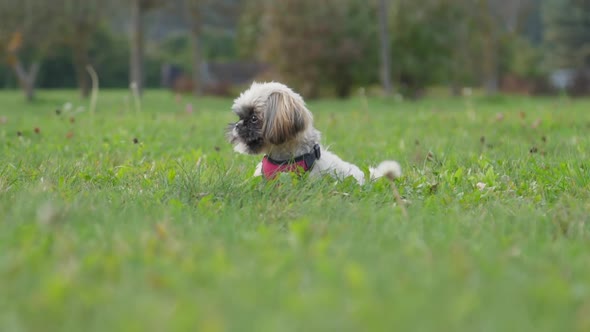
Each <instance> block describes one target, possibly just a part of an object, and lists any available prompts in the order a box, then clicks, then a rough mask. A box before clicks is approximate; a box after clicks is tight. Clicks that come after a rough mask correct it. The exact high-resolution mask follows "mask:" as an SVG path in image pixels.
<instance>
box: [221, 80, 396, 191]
mask: <svg viewBox="0 0 590 332" xmlns="http://www.w3.org/2000/svg"><path fill="white" fill-rule="evenodd" d="M232 111H233V112H234V113H235V114H236V115H237V116H238V117H239V118H240V120H239V121H238V122H236V123H233V124H230V125H229V127H228V130H227V136H228V140H229V141H230V143H232V144H233V145H234V150H235V151H236V152H239V153H243V154H263V153H264V154H266V155H268V156H269V157H270V158H272V159H274V160H288V159H291V158H295V157H297V156H300V155H303V154H306V153H309V152H310V151H312V150H313V146H314V145H315V144H319V142H320V132H319V131H318V130H316V129H315V128H314V127H313V116H312V114H311V112H310V111H309V110H308V109H307V108H306V106H305V102H304V101H303V98H301V96H300V95H299V94H297V93H295V92H293V91H292V90H291V89H290V88H289V87H287V86H285V85H283V84H281V83H276V82H271V83H256V82H254V83H253V84H252V86H251V87H250V88H249V89H248V90H246V91H244V92H242V94H241V95H240V96H239V97H238V98H236V99H235V101H234V104H233V106H232ZM369 171H370V177H371V179H376V178H379V177H382V176H384V175H385V176H388V177H391V178H397V177H400V176H401V167H400V166H399V164H398V163H397V162H395V161H384V162H382V163H381V164H380V165H379V166H378V167H377V168H370V169H369ZM261 174H262V163H259V164H258V166H257V167H256V171H255V172H254V176H260V175H261ZM319 174H329V175H331V176H333V177H335V178H337V179H344V178H346V177H348V176H352V177H354V178H355V179H356V180H357V182H358V183H359V184H363V183H364V182H365V174H364V173H363V172H362V171H361V170H360V169H359V168H358V167H357V166H355V165H353V164H350V163H348V162H346V161H343V160H342V159H340V158H339V157H338V156H337V155H335V154H333V153H332V152H330V151H328V150H327V149H326V148H325V147H323V146H322V147H321V158H320V159H319V160H317V161H316V162H315V164H314V166H313V168H312V169H311V170H310V175H311V176H315V175H319Z"/></svg>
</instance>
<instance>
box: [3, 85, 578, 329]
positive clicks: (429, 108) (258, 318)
mask: <svg viewBox="0 0 590 332" xmlns="http://www.w3.org/2000/svg"><path fill="white" fill-rule="evenodd" d="M76 96H77V95H76V93H75V92H74V91H53V92H41V93H40V95H39V100H38V101H37V102H35V103H33V104H27V103H25V102H24V101H23V98H22V97H21V96H20V94H17V93H16V92H6V91H5V92H0V211H1V215H0V216H1V219H0V331H175V330H176V331H226V330H227V331H520V332H522V331H536V332H539V331H590V217H589V213H590V161H589V160H590V159H589V157H590V136H589V132H590V101H589V100H585V101H584V100H577V101H576V100H569V99H565V98H555V99H529V98H506V97H495V98H474V99H427V100H423V101H419V102H396V101H392V100H384V99H377V98H373V99H369V100H368V102H367V103H365V101H364V100H362V99H360V98H353V99H351V100H348V101H335V100H322V101H316V102H310V103H309V107H310V109H311V110H312V112H314V114H315V119H316V126H317V127H318V128H319V129H320V130H321V131H322V132H323V143H325V144H327V145H330V146H331V149H332V150H333V151H334V152H336V153H337V154H339V155H340V156H342V157H343V158H344V159H345V160H348V161H351V162H354V163H356V164H358V165H360V166H361V168H363V169H364V170H365V171H366V170H367V168H368V166H371V165H374V164H376V163H378V162H379V161H381V160H383V159H390V158H393V159H396V160H398V161H400V163H401V164H402V167H403V169H404V176H403V177H402V178H401V179H398V180H397V187H398V188H399V191H400V192H401V194H402V196H403V197H404V198H406V199H407V200H408V201H409V204H408V205H407V212H408V216H407V217H404V215H403V214H402V210H401V209H400V207H399V206H397V205H396V203H395V199H394V197H393V194H392V190H391V187H390V184H389V183H388V182H387V181H386V180H380V181H377V182H375V183H371V184H367V185H364V186H362V187H360V186H357V185H355V184H354V183H353V182H352V181H344V182H341V183H335V182H334V181H332V180H331V179H329V178H325V179H319V180H311V181H302V180H299V179H296V178H292V177H289V176H288V175H285V176H282V177H280V178H279V179H278V180H277V181H278V182H280V186H278V185H276V183H267V182H266V181H261V180H260V179H252V178H251V177H250V175H251V174H252V172H253V170H254V166H255V165H256V163H257V162H258V161H259V160H260V157H252V156H240V155H236V154H235V153H234V152H232V150H231V146H230V145H229V144H228V143H227V142H226V141H225V138H224V132H223V131H224V128H225V126H226V124H227V123H228V122H230V121H233V120H234V117H233V116H232V114H231V113H230V111H229V108H230V105H231V100H229V99H228V100H226V99H213V98H204V99H202V100H195V99H190V98H188V97H186V98H185V99H184V100H182V101H180V102H179V101H178V100H176V99H175V97H174V96H173V95H171V94H169V93H168V92H164V91H149V92H148V93H147V94H146V96H145V98H144V99H143V101H142V104H141V108H138V107H135V105H134V103H133V98H130V97H129V96H127V94H126V92H124V91H103V92H101V94H100V96H99V99H98V105H97V109H96V113H95V114H92V113H91V112H89V111H85V112H79V113H76V107H77V106H78V105H84V106H86V109H88V107H87V102H80V101H79V100H78V99H77V98H76ZM68 101H69V102H71V103H73V107H72V109H71V110H70V111H69V112H68V111H66V109H64V107H63V105H64V103H66V102H68ZM187 103H191V104H192V105H193V111H192V112H187V108H186V104H187ZM56 109H60V110H61V113H60V114H59V115H58V114H56ZM35 128H37V129H35ZM19 133H20V136H19ZM484 186H485V187H484Z"/></svg>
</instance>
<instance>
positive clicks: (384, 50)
mask: <svg viewBox="0 0 590 332" xmlns="http://www.w3.org/2000/svg"><path fill="white" fill-rule="evenodd" d="M388 1H389V0H379V40H380V47H381V70H380V71H381V84H382V85H383V91H384V92H385V94H386V95H388V96H389V95H391V92H392V90H393V88H392V84H391V47H390V43H391V39H390V38H389V30H388V28H389V24H388V16H389V13H388V6H387V2H388Z"/></svg>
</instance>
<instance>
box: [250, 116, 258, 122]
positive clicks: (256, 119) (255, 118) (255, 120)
mask: <svg viewBox="0 0 590 332" xmlns="http://www.w3.org/2000/svg"><path fill="white" fill-rule="evenodd" d="M250 122H252V123H256V122H258V118H257V117H256V116H255V115H252V117H251V118H250Z"/></svg>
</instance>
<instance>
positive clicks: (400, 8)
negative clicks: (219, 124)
mask: <svg viewBox="0 0 590 332" xmlns="http://www.w3.org/2000/svg"><path fill="white" fill-rule="evenodd" d="M379 2H383V3H385V4H386V11H387V14H386V15H385V16H384V17H385V18H386V19H387V22H386V29H385V32H386V34H387V35H386V36H385V37H384V40H385V42H384V44H383V45H382V44H381V43H380V41H379V31H378V21H379V20H378V17H379V15H378V13H379V10H380V9H379V8H380V7H379V5H378V3H379ZM133 4H137V6H139V10H140V11H141V15H140V20H139V21H137V22H135V21H133V20H132V19H131V14H130V13H131V11H132V10H131V8H132V7H133ZM589 17H590V7H589V6H588V4H587V1H584V0H522V1H511V0H494V1H491V0H475V1H473V0H423V1H420V2H416V1H411V0H369V1H364V0H339V1H336V0H323V1H315V0H285V1H269V0H247V1H236V0H219V1H211V0H168V1H164V0H126V1H122V2H121V1H112V0H83V1H77V0H55V1H54V2H52V3H51V4H49V3H47V2H46V1H42V0H24V1H22V2H14V3H13V2H11V1H4V2H0V56H1V57H2V58H8V59H12V57H11V56H17V57H18V58H19V59H21V60H22V62H23V64H29V63H35V62H39V63H40V64H41V66H40V73H39V79H38V82H37V86H38V87H41V88H60V87H61V88H64V87H67V88H73V87H75V86H77V85H78V86H80V87H81V89H82V91H83V94H85V95H86V94H87V93H88V87H89V82H88V79H89V77H88V75H86V72H85V69H84V68H85V67H84V66H85V65H87V64H90V65H92V66H94V67H95V68H96V70H97V72H98V74H99V77H100V79H101V83H102V85H103V86H104V87H119V88H126V87H128V86H129V82H130V75H129V71H130V51H129V50H130V49H132V48H133V47H132V46H131V45H132V43H130V40H134V38H139V37H134V36H135V35H134V34H133V33H131V32H130V31H136V32H135V33H137V34H140V35H141V38H142V39H145V40H144V44H145V50H144V51H142V52H140V53H145V60H144V64H143V65H139V67H141V68H143V70H144V72H145V73H144V75H142V76H144V79H145V84H146V86H148V87H152V88H154V87H159V86H160V83H161V80H160V74H161V66H162V65H163V64H173V65H176V66H178V67H179V68H181V69H183V70H184V72H185V74H187V75H188V76H189V77H193V78H194V77H199V75H197V74H195V75H192V74H191V72H193V71H194V72H198V71H199V70H200V68H198V67H199V66H197V65H196V64H204V63H235V62H242V63H244V62H246V63H251V62H256V63H264V64H266V65H269V66H270V68H272V70H271V71H270V72H267V73H265V74H264V75H261V76H260V77H259V78H260V79H274V80H280V81H282V82H285V83H288V84H289V85H290V86H293V87H294V88H295V89H296V90H298V91H300V92H301V93H302V94H304V95H305V96H306V97H319V96H335V95H336V96H340V97H347V96H349V95H350V94H351V93H353V92H354V91H355V90H356V88H358V87H361V86H364V87H373V86H379V85H380V84H381V81H380V76H379V73H380V67H381V62H382V59H381V57H380V54H381V53H380V52H381V49H382V48H383V47H384V45H388V46H389V47H390V48H391V52H390V53H391V54H389V58H390V59H389V60H390V62H391V64H392V65H391V68H390V69H389V72H388V75H390V76H391V77H392V79H393V83H394V87H395V92H396V93H398V94H401V95H404V96H406V97H420V96H423V95H424V94H425V92H426V89H427V88H429V87H432V86H446V87H449V88H450V91H452V92H453V93H454V94H459V92H460V90H461V88H462V87H465V86H468V87H476V88H477V87H485V88H487V89H488V91H489V92H490V94H493V93H495V92H497V91H498V89H500V90H502V91H504V92H510V93H514V92H516V93H525V94H527V93H528V94H547V93H556V92H558V91H555V89H550V88H549V85H548V84H547V79H548V77H549V75H550V74H551V73H553V72H555V71H556V70H560V69H568V70H571V71H572V73H573V75H574V81H576V78H575V77H576V75H578V76H579V78H577V81H576V83H575V84H576V85H577V86H576V87H569V88H568V92H569V93H571V94H574V95H589V94H590V83H588V82H590V78H588V75H589V74H588V71H589V70H588V68H589V66H590V65H589V64H590V51H589V50H590V48H589V47H590V46H589V45H590V39H589V38H590V37H588V36H590V24H589V23H588V22H590V20H589V19H588V18H589ZM134 25H137V29H136V30H134V28H133V26H134ZM16 33H19V34H21V35H22V43H21V44H20V47H17V48H15V49H12V48H11V46H10V45H11V40H12V38H13V37H14V35H15V34H16ZM11 63H13V62H12V60H11V61H2V64H0V86H3V87H10V88H15V87H17V86H18V81H17V79H16V76H15V74H14V70H13V69H12V68H11ZM25 67H26V66H25ZM76 75H79V76H76ZM203 80H206V79H203ZM507 81H510V82H512V84H510V83H506V82H507ZM201 83H203V84H206V83H207V82H201ZM83 85H84V86H85V88H82V86H83ZM570 90H571V91H570ZM201 92H202V91H201Z"/></svg>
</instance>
